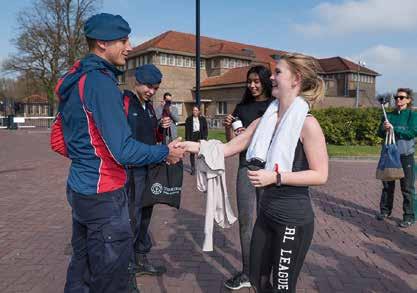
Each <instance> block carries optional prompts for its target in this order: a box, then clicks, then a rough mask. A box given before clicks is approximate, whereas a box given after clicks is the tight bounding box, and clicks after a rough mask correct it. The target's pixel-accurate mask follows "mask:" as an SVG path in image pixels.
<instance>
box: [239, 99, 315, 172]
mask: <svg viewBox="0 0 417 293" xmlns="http://www.w3.org/2000/svg"><path fill="white" fill-rule="evenodd" d="M278 109H279V102H278V100H274V101H273V102H271V104H270V105H269V107H268V109H266V112H265V114H264V115H263V116H262V118H261V121H260V122H259V124H258V126H257V128H256V130H255V134H254V135H253V137H252V140H251V143H250V145H249V148H248V151H247V153H246V159H247V160H249V159H251V158H255V157H257V158H260V159H262V160H264V161H266V165H265V169H266V170H274V167H275V164H278V168H279V171H280V172H281V171H283V172H290V171H292V165H293V161H294V153H295V148H296V147H297V143H298V140H299V138H300V133H301V129H302V128H303V124H304V120H305V118H306V116H307V113H308V111H309V106H308V104H307V102H306V101H304V99H303V98H301V97H296V98H295V100H294V101H293V102H292V104H291V105H290V107H289V108H288V109H287V111H286V112H285V114H284V116H283V117H282V118H281V120H280V122H279V124H278V126H277V127H273V126H275V125H276V124H277V121H278V117H277V112H278ZM274 129H275V131H274Z"/></svg>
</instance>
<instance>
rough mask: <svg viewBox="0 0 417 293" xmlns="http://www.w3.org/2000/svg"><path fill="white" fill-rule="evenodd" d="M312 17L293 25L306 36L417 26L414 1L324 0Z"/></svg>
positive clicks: (380, 30)
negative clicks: (329, 0)
mask: <svg viewBox="0 0 417 293" xmlns="http://www.w3.org/2000/svg"><path fill="white" fill-rule="evenodd" d="M312 13H313V17H314V20H313V22H312V23H308V24H300V23H299V24H296V25H295V26H294V29H295V30H296V31H297V32H300V33H303V34H305V35H307V36H328V35H343V34H351V33H375V32H387V31H390V32H392V31H413V30H415V29H416V26H417V1H416V0H396V1H393V0H361V1H344V2H343V3H340V4H333V3H329V2H323V3H320V4H319V5H317V6H316V7H315V8H313V11H312Z"/></svg>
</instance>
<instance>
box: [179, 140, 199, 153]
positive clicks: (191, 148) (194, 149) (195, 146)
mask: <svg viewBox="0 0 417 293" xmlns="http://www.w3.org/2000/svg"><path fill="white" fill-rule="evenodd" d="M176 146H177V147H180V148H183V149H184V150H185V151H186V152H189V153H192V154H198V153H199V152H200V143H199V142H195V141H183V142H178V143H177V145H176Z"/></svg>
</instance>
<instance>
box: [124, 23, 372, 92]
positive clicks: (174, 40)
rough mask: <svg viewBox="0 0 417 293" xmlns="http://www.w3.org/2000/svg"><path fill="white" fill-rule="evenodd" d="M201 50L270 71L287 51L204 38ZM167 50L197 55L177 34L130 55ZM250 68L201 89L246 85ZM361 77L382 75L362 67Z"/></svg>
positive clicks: (344, 66)
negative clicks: (268, 68) (256, 64)
mask: <svg viewBox="0 0 417 293" xmlns="http://www.w3.org/2000/svg"><path fill="white" fill-rule="evenodd" d="M200 41H201V42H200V49H201V55H202V57H205V58H209V57H215V56H234V57H237V58H239V57H240V58H242V59H247V60H252V62H253V63H254V64H255V63H261V64H264V65H266V66H269V67H271V65H273V64H275V60H274V56H277V55H281V54H283V53H285V51H280V50H274V49H269V48H263V47H257V46H253V45H248V44H242V43H237V42H230V41H225V40H220V39H214V38H209V37H204V36H201V39H200ZM154 50H165V51H168V52H178V53H188V54H191V55H194V54H195V35H193V34H188V33H181V32H176V31H167V32H165V33H162V34H160V35H158V36H156V37H155V38H153V39H151V40H149V41H146V42H144V43H142V44H140V45H138V46H136V47H135V48H133V50H132V52H131V53H130V55H131V56H135V55H137V54H138V53H141V52H145V51H154ZM316 60H317V61H318V65H319V68H320V69H319V73H322V74H323V73H324V74H325V73H334V72H357V70H358V64H355V63H353V62H351V61H349V60H347V59H344V58H341V57H332V58H324V59H316ZM248 69H249V67H241V68H234V69H230V70H228V71H226V72H225V73H224V74H222V75H220V76H213V77H209V78H207V79H205V80H204V81H202V83H201V87H210V86H221V85H229V84H236V83H244V82H245V81H246V73H247V70H248ZM360 71H361V72H362V73H367V74H370V75H379V73H377V72H375V71H373V70H370V69H368V68H366V67H363V66H361V70H360Z"/></svg>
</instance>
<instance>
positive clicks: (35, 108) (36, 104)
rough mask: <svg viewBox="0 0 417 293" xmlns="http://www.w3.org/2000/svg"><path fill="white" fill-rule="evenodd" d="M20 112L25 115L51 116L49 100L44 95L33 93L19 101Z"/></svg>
mask: <svg viewBox="0 0 417 293" xmlns="http://www.w3.org/2000/svg"><path fill="white" fill-rule="evenodd" d="M19 104H20V107H19V108H20V109H19V111H18V112H19V113H16V114H20V115H22V114H23V116H24V117H43V116H49V110H50V109H49V108H50V105H49V102H48V98H47V97H46V96H44V95H31V96H28V97H25V98H23V99H22V100H21V101H19Z"/></svg>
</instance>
